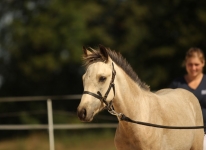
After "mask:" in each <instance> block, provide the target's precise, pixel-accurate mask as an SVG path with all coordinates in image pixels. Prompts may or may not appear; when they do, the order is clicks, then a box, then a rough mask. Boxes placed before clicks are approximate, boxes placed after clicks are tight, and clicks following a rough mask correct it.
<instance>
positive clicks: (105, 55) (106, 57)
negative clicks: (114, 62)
mask: <svg viewBox="0 0 206 150" xmlns="http://www.w3.org/2000/svg"><path fill="white" fill-rule="evenodd" d="M99 50H100V53H101V54H102V56H103V57H104V59H105V61H106V62H107V61H108V53H107V49H106V48H105V47H104V46H102V45H99Z"/></svg>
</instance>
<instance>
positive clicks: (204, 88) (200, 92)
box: [169, 75, 206, 132]
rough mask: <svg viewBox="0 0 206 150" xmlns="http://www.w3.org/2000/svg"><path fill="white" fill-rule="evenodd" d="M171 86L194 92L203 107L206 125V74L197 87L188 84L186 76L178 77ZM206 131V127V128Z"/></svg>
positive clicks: (205, 123)
mask: <svg viewBox="0 0 206 150" xmlns="http://www.w3.org/2000/svg"><path fill="white" fill-rule="evenodd" d="M169 87H170V88H173V89H175V88H183V89H186V90H188V91H190V92H192V93H193V94H194V95H195V96H196V97H197V99H198V100H199V102H200V106H201V108H202V114H203V120H204V125H206V75H203V78H202V80H201V82H200V84H199V85H198V87H197V88H196V89H192V88H191V87H189V86H188V84H187V82H186V80H185V78H184V77H179V78H176V79H175V80H174V81H173V82H172V83H171V84H170V86H169ZM204 130H205V132H206V129H204Z"/></svg>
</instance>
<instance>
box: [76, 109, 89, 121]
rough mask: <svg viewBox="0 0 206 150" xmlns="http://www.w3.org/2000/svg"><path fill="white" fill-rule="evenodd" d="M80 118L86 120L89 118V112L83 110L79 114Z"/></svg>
mask: <svg viewBox="0 0 206 150" xmlns="http://www.w3.org/2000/svg"><path fill="white" fill-rule="evenodd" d="M78 116H79V118H80V119H81V120H85V118H86V116H87V111H86V109H85V108H83V109H81V110H80V111H79V112H78Z"/></svg>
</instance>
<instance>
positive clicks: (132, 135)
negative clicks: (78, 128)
mask: <svg viewBox="0 0 206 150" xmlns="http://www.w3.org/2000/svg"><path fill="white" fill-rule="evenodd" d="M83 52H84V53H83V60H84V64H85V67H86V72H85V74H84V75H83V86H84V92H83V95H82V98H81V102H80V104H79V106H78V108H77V114H78V117H79V118H80V120H81V121H85V122H90V121H92V119H93V117H94V116H95V114H97V113H98V112H100V111H101V110H103V109H104V108H105V107H106V108H107V109H108V110H110V111H111V113H112V111H114V110H115V111H114V112H121V113H124V114H125V115H126V116H129V117H130V118H132V119H133V120H140V121H143V122H149V123H154V124H160V125H168V126H202V125H203V119H202V111H201V108H200V104H199V102H198V100H197V98H196V97H195V96H194V95H193V94H192V93H190V92H189V91H186V90H184V89H162V90H159V91H157V92H151V91H150V88H149V86H147V85H146V84H145V83H143V82H142V81H141V80H140V79H139V77H138V76H137V75H136V73H135V72H134V71H133V69H132V67H131V66H130V65H129V63H128V62H127V61H126V59H124V58H123V57H122V55H121V54H120V53H117V52H115V51H112V50H110V49H109V48H105V47H104V46H102V45H100V46H99V49H98V50H95V49H92V48H89V49H86V48H85V47H83ZM117 118H118V120H119V123H118V127H117V129H116V134H115V146H116V149H118V150H202V149H203V138H204V131H203V129H191V130H185V129H175V130H174V129H164V128H155V127H149V126H144V125H139V124H134V123H130V122H127V121H121V120H120V119H119V117H117Z"/></svg>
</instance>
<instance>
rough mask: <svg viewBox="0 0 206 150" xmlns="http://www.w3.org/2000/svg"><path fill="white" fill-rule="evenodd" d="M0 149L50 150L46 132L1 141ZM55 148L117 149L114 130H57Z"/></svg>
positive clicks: (60, 149)
mask: <svg viewBox="0 0 206 150" xmlns="http://www.w3.org/2000/svg"><path fill="white" fill-rule="evenodd" d="M0 150H49V137H48V134H47V133H46V132H43V133H39V132H38V133H37V132H36V133H32V134H30V135H28V136H20V137H15V138H10V139H7V140H1V141H0ZM55 150H115V146H114V130H104V131H98V130H97V129H96V130H95V131H92V132H87V131H77V132H75V131H71V132H70V131H65V132H64V131H62V130H61V131H55Z"/></svg>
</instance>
